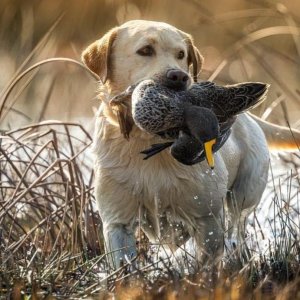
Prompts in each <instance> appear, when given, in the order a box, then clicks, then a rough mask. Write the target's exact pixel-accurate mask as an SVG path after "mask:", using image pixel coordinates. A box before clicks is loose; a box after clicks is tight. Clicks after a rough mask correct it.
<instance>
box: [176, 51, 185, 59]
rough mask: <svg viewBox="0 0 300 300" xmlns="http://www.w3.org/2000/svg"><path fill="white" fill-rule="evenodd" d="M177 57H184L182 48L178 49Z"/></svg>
mask: <svg viewBox="0 0 300 300" xmlns="http://www.w3.org/2000/svg"><path fill="white" fill-rule="evenodd" d="M177 58H178V59H183V58H184V51H183V50H180V51H179V52H178V54H177Z"/></svg>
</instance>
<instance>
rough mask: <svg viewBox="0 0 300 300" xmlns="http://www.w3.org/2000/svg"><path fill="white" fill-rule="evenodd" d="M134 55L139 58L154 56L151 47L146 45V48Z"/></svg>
mask: <svg viewBox="0 0 300 300" xmlns="http://www.w3.org/2000/svg"><path fill="white" fill-rule="evenodd" d="M136 53H137V54H139V55H141V56H152V55H154V53H155V51H154V49H153V47H152V46H150V45H147V46H145V47H143V48H141V49H139V50H138V51H136Z"/></svg>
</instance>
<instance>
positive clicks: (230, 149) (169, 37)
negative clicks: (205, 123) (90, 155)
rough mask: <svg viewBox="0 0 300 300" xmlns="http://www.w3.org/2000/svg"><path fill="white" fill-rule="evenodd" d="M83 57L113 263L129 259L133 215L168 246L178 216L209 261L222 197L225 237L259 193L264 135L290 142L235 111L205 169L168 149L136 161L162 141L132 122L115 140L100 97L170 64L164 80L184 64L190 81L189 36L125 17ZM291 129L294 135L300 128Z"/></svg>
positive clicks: (218, 241)
mask: <svg viewBox="0 0 300 300" xmlns="http://www.w3.org/2000/svg"><path fill="white" fill-rule="evenodd" d="M82 59H83V61H84V63H85V64H86V66H87V67H88V68H89V69H90V70H91V71H93V72H94V73H96V74H97V75H98V76H99V77H100V80H101V85H100V99H101V105H100V108H99V112H98V116H97V121H96V128H95V135H94V151H95V173H96V178H95V193H96V199H97V203H98V208H99V212H100V215H101V218H102V221H103V233H104V237H105V242H106V246H107V250H108V251H109V252H110V253H112V257H111V258H112V261H113V265H114V266H115V267H117V266H119V264H120V260H121V259H123V258H124V257H125V256H127V257H128V258H131V257H133V256H135V255H136V241H135V236H134V232H135V226H136V224H137V223H136V220H137V217H138V216H139V217H140V219H141V218H142V219H143V220H142V221H141V224H142V226H143V229H144V231H145V232H146V234H147V236H148V237H149V238H150V240H151V241H155V240H156V241H157V240H160V242H166V243H172V239H171V240H170V236H172V235H171V234H170V233H169V232H170V229H171V228H172V227H171V226H169V225H170V224H172V222H182V223H183V224H184V226H185V228H186V230H187V232H188V234H189V235H190V236H192V237H194V238H195V241H196V243H197V246H198V249H199V251H198V253H199V257H198V258H199V259H201V258H202V259H203V255H204V254H209V255H210V257H211V258H212V259H214V258H215V257H216V256H217V255H219V254H220V253H221V251H222V249H223V233H224V229H223V224H224V220H223V219H224V216H223V204H224V202H227V207H228V211H229V214H230V216H231V218H230V220H231V222H230V226H229V227H230V230H229V237H230V236H231V235H234V234H235V233H236V232H237V226H238V225H239V224H243V223H244V220H245V219H246V218H247V216H248V215H249V213H250V212H251V211H252V210H253V209H254V208H255V207H256V205H257V204H258V203H259V201H260V198H261V195H262V193H263V191H264V189H265V186H266V183H267V177H268V168H269V151H268V146H267V141H266V138H267V140H268V142H269V143H270V144H271V146H272V145H273V146H276V147H279V146H280V145H281V146H283V147H289V146H291V145H292V143H293V138H292V136H291V134H290V132H289V130H288V129H286V128H283V127H279V126H275V125H271V124H270V123H266V122H263V121H261V120H260V119H257V118H255V120H256V121H255V120H254V119H253V117H250V116H249V115H247V114H243V115H240V116H239V117H238V119H237V121H236V122H235V124H234V126H233V130H232V133H231V136H230V138H229V139H228V140H227V142H226V143H225V145H224V146H223V147H222V148H221V150H219V151H218V152H217V153H216V154H215V170H214V172H211V171H210V169H209V167H208V165H207V162H206V161H204V162H201V163H198V164H196V165H193V166H186V165H183V164H180V163H179V162H177V161H176V160H175V159H174V158H173V157H172V156H171V155H170V153H169V152H168V151H163V152H161V153H160V154H158V155H156V156H154V157H152V158H151V159H149V160H147V161H144V160H143V156H142V155H141V154H140V152H141V151H142V150H144V149H146V148H149V147H150V145H152V144H155V143H159V142H162V140H161V139H160V138H159V137H158V136H154V135H151V134H148V133H146V132H143V131H141V130H140V129H138V128H137V127H133V129H132V131H131V134H130V139H129V140H126V139H124V137H123V135H122V134H121V133H120V129H119V124H118V120H117V117H116V115H115V114H114V112H113V111H112V109H111V107H110V106H109V100H110V99H111V98H112V97H114V96H115V95H117V94H119V93H120V92H122V91H124V90H125V89H126V88H127V87H128V86H130V85H132V84H134V83H136V82H138V81H140V80H142V79H149V78H152V77H153V76H157V75H158V76H167V77H168V76H169V75H168V74H170V70H172V72H174V71H175V72H177V75H178V76H175V77H174V76H173V77H174V78H175V79H176V80H180V78H181V77H182V76H181V75H182V74H185V73H188V72H189V68H190V67H192V72H193V73H192V74H193V76H194V78H196V77H197V75H198V73H199V71H200V69H201V66H202V62H203V58H202V56H201V54H200V53H199V51H198V49H197V48H196V47H195V46H194V44H193V40H192V38H191V36H190V35H188V34H186V33H184V32H182V31H180V30H178V29H177V28H175V27H173V26H171V25H168V24H166V23H161V22H152V21H142V20H135V21H130V22H127V23H125V24H123V25H122V26H119V27H115V28H113V29H112V30H110V31H109V32H108V33H106V34H105V35H104V36H103V37H102V38H101V39H99V40H97V41H95V42H94V43H92V44H91V45H90V46H89V47H88V48H87V49H86V50H85V51H84V52H83V54H82ZM173 75H174V74H173ZM178 78H179V79H178ZM189 82H191V78H190V76H189ZM129 101H130V100H129ZM258 123H259V125H258ZM264 132H265V134H266V137H265V134H264ZM294 135H295V136H296V138H297V139H298V141H299V140H300V133H299V132H295V133H294ZM278 141H279V142H278ZM229 191H230V193H229ZM229 194H230V195H229ZM175 243H177V241H175ZM206 257H207V256H206Z"/></svg>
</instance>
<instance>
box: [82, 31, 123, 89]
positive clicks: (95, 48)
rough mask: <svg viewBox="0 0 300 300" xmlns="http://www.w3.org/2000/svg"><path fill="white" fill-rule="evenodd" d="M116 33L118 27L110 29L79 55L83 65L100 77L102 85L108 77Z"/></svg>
mask: <svg viewBox="0 0 300 300" xmlns="http://www.w3.org/2000/svg"><path fill="white" fill-rule="evenodd" d="M117 32H118V27H115V28H113V29H111V30H110V31H108V32H107V33H106V34H105V35H104V36H103V37H102V38H101V39H100V40H97V41H95V42H94V43H92V44H91V45H89V46H88V47H87V48H86V49H85V50H84V51H83V52H82V55H81V59H82V61H83V62H84V64H85V65H86V66H87V67H88V68H89V69H90V70H91V71H92V72H94V73H96V74H97V75H98V76H99V77H100V80H101V82H102V83H103V84H104V83H105V82H106V80H107V78H108V76H109V72H110V57H111V50H112V45H113V42H114V40H115V39H116V37H117Z"/></svg>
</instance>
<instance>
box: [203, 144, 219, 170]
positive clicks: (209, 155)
mask: <svg viewBox="0 0 300 300" xmlns="http://www.w3.org/2000/svg"><path fill="white" fill-rule="evenodd" d="M215 143H216V139H212V140H210V141H208V142H206V143H204V151H205V157H206V160H207V163H208V165H209V166H210V168H211V169H213V168H214V167H215V160H214V155H213V151H212V147H213V145H214V144H215Z"/></svg>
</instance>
